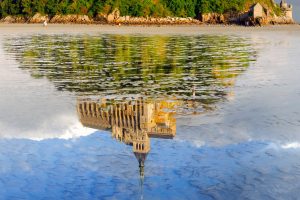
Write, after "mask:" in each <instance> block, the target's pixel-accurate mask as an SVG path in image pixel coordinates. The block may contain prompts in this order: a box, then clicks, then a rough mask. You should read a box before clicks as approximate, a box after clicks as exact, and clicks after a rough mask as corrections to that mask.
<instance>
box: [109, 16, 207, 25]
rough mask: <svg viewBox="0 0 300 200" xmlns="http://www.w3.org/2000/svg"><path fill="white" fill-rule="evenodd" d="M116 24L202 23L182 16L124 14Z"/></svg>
mask: <svg viewBox="0 0 300 200" xmlns="http://www.w3.org/2000/svg"><path fill="white" fill-rule="evenodd" d="M115 23H116V24H119V23H121V24H135V25H139V24H140V25H143V24H145V25H147V24H149V25H151V24H153V25H171V24H200V23H201V22H200V21H199V20H197V19H193V18H190V17H188V18H182V17H166V18H155V17H129V16H123V17H119V18H118V19H117V20H115Z"/></svg>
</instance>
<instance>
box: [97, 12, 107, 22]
mask: <svg viewBox="0 0 300 200" xmlns="http://www.w3.org/2000/svg"><path fill="white" fill-rule="evenodd" d="M94 20H95V21H96V22H101V23H107V16H106V15H105V14H102V13H99V14H97V15H96V17H95V18H94Z"/></svg>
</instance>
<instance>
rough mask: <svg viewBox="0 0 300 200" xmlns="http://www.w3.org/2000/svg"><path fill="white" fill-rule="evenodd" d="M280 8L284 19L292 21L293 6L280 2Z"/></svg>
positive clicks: (284, 1)
mask: <svg viewBox="0 0 300 200" xmlns="http://www.w3.org/2000/svg"><path fill="white" fill-rule="evenodd" d="M280 8H281V10H282V12H283V13H284V15H285V17H286V18H288V19H291V20H292V19H293V6H292V5H291V4H288V3H287V2H286V0H281V2H280Z"/></svg>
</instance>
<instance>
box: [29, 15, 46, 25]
mask: <svg viewBox="0 0 300 200" xmlns="http://www.w3.org/2000/svg"><path fill="white" fill-rule="evenodd" d="M45 21H47V22H48V21H49V17H48V15H42V14H40V13H36V14H35V15H34V16H33V17H31V18H30V19H29V20H28V22H29V23H43V22H45Z"/></svg>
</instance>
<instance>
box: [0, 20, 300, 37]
mask: <svg viewBox="0 0 300 200" xmlns="http://www.w3.org/2000/svg"><path fill="white" fill-rule="evenodd" d="M273 31H284V32H286V31H288V32H298V31H300V25H278V26H264V27H244V26H235V25H233V26H225V25H175V26H174V25H173V26H167V25H166V26H142V25H139V26H125V25H122V26H112V25H81V24H49V25H48V26H47V27H43V26H42V25H41V24H1V23H0V35H20V34H33V33H34V34H89V35H91V34H150V35H166V34H168V35H170V34H173V35H177V34H180V35H198V34H208V33H209V34H230V33H242V34H249V33H252V32H273Z"/></svg>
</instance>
